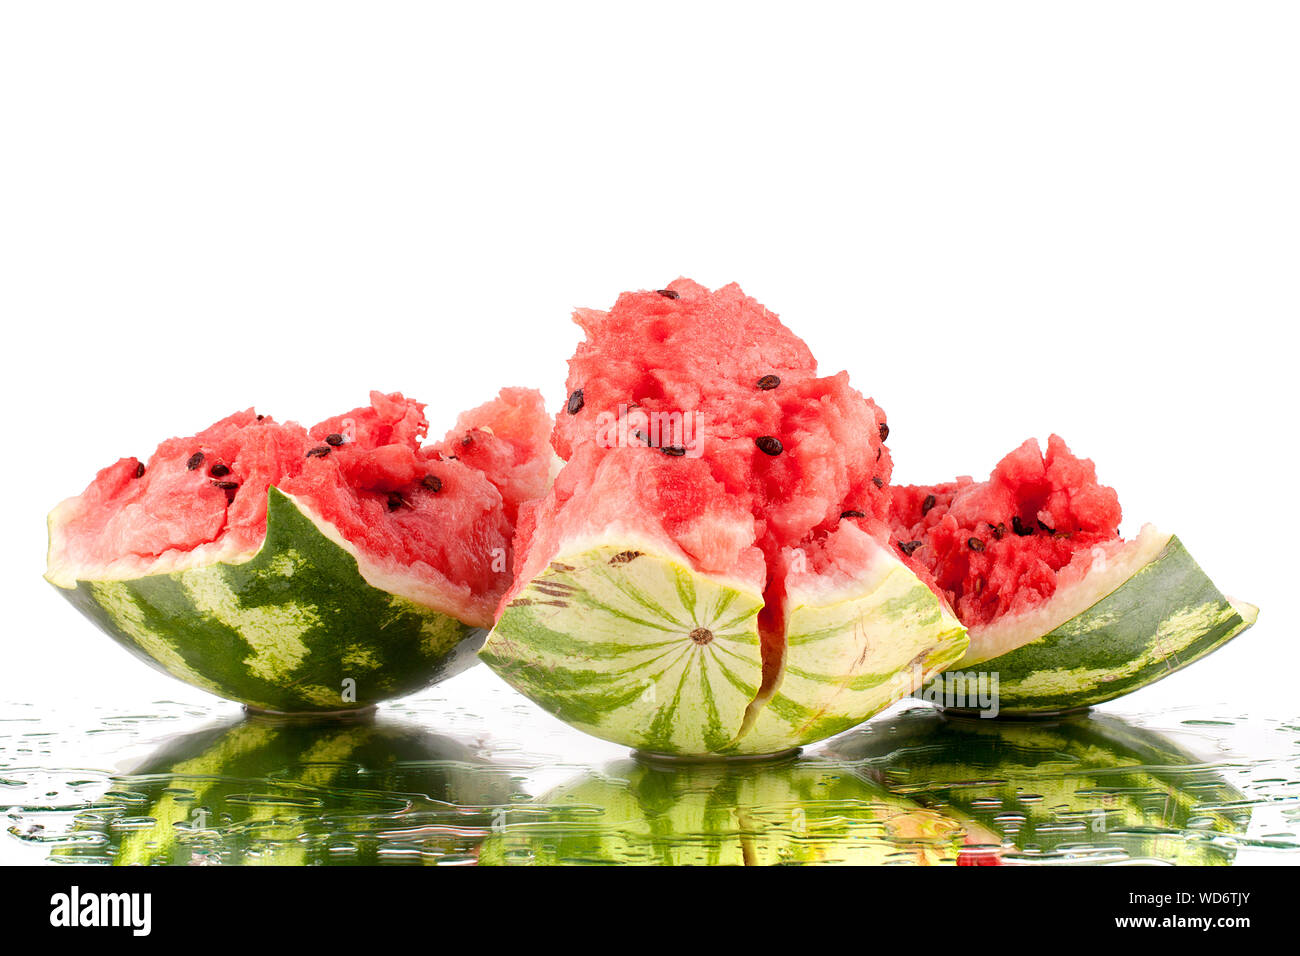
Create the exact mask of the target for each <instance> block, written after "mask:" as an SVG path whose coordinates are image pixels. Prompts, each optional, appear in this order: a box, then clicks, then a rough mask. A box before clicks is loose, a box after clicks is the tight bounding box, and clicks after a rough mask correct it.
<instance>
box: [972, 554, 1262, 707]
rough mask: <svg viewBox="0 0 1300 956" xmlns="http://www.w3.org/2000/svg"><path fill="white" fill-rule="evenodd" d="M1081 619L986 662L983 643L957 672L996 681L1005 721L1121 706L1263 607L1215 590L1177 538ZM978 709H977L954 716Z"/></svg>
mask: <svg viewBox="0 0 1300 956" xmlns="http://www.w3.org/2000/svg"><path fill="white" fill-rule="evenodd" d="M1164 541H1165V543H1164V545H1163V547H1160V548H1159V549H1158V551H1157V553H1156V554H1155V555H1154V557H1153V558H1151V560H1149V561H1147V562H1146V563H1145V564H1143V565H1142V566H1141V567H1139V568H1138V569H1137V570H1136V571H1135V572H1134V573H1133V574H1132V575H1130V576H1129V577H1128V578H1127V579H1125V580H1124V581H1123V582H1122V583H1121V584H1120V585H1119V586H1118V587H1116V588H1115V589H1114V590H1112V591H1111V592H1110V593H1108V594H1106V595H1105V596H1104V597H1102V598H1101V599H1100V600H1098V601H1096V603H1094V604H1092V605H1091V606H1090V607H1088V608H1087V609H1086V610H1084V611H1082V612H1081V613H1078V614H1075V615H1073V616H1072V617H1070V618H1068V619H1067V620H1065V621H1063V622H1061V623H1059V624H1057V625H1055V626H1054V627H1052V628H1051V629H1050V630H1048V631H1046V632H1045V633H1039V634H1031V635H1029V636H1028V638H1027V639H1024V640H1023V641H1022V642H1020V643H1019V646H1017V647H1015V648H1014V649H1013V650H1010V651H1008V652H1006V653H1003V654H999V655H997V656H993V657H984V658H983V659H981V653H980V650H979V648H980V647H981V646H984V645H982V643H981V636H980V634H979V633H978V631H977V630H973V631H972V635H971V638H972V641H971V647H972V649H971V651H968V652H967V655H966V657H965V658H963V659H962V660H961V661H959V662H958V663H957V664H956V665H955V666H954V667H953V668H952V669H953V671H956V672H961V673H963V674H964V675H965V676H966V677H967V679H969V678H970V677H971V676H972V675H973V674H976V673H978V674H983V675H989V676H990V677H991V676H992V675H996V676H997V716H1009V717H1024V716H1038V715H1043V716H1050V715H1054V714H1060V713H1067V712H1069V711H1073V710H1079V709H1081V708H1085V707H1091V706H1092V705H1094V704H1100V703H1103V702H1105V701H1108V700H1114V699H1115V698H1117V697H1121V696H1123V695H1125V694H1129V693H1132V692H1133V691H1135V690H1138V689H1139V688H1141V687H1146V686H1147V685H1149V684H1153V683H1155V682H1156V681H1159V680H1162V679H1164V678H1165V677H1168V676H1169V675H1170V674H1173V673H1175V672H1177V671H1179V670H1181V669H1182V668H1184V667H1186V666H1187V665H1189V664H1191V663H1193V662H1195V661H1197V660H1200V659H1201V658H1202V657H1205V656H1206V655H1207V654H1210V653H1212V652H1214V651H1216V650H1218V649H1219V648H1220V647H1222V646H1223V645H1224V644H1226V643H1227V642H1228V641H1230V640H1232V639H1233V638H1234V637H1236V636H1237V635H1238V634H1240V633H1241V632H1242V631H1244V630H1246V629H1247V628H1248V627H1250V626H1251V625H1252V624H1254V623H1255V620H1256V618H1257V617H1258V615H1259V609H1258V608H1256V607H1254V606H1253V605H1250V604H1246V603H1244V602H1234V601H1232V600H1231V599H1229V598H1227V597H1226V596H1224V594H1223V593H1222V592H1221V591H1220V590H1219V589H1218V588H1217V587H1215V585H1214V582H1213V581H1211V580H1210V578H1209V577H1208V576H1207V575H1206V573H1205V572H1204V571H1203V570H1201V567H1200V566H1199V565H1198V564H1197V563H1196V561H1195V560H1193V558H1192V556H1191V554H1190V553H1189V552H1188V551H1187V549H1186V547H1184V546H1183V544H1182V542H1181V541H1179V540H1178V538H1177V537H1176V536H1173V535H1170V536H1168V538H1167V539H1164ZM950 709H953V710H957V711H969V710H972V709H973V708H962V707H956V708H950Z"/></svg>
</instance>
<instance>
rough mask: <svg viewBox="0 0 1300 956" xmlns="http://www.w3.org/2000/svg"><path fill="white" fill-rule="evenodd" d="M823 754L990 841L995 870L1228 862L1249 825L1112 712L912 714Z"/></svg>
mask: <svg viewBox="0 0 1300 956" xmlns="http://www.w3.org/2000/svg"><path fill="white" fill-rule="evenodd" d="M831 749H832V751H833V752H834V753H835V754H836V755H837V756H839V757H841V758H843V759H847V760H851V761H856V762H857V766H858V767H859V769H860V771H861V772H863V773H864V774H866V775H868V776H869V777H871V778H872V779H874V780H876V781H877V782H879V783H880V784H882V785H884V786H885V787H887V788H888V790H889V792H890V793H892V794H895V795H897V796H900V797H906V798H908V799H911V800H915V801H917V802H918V803H920V804H922V805H924V806H927V807H929V808H931V809H933V810H936V811H938V812H942V813H947V814H950V815H952V816H954V817H955V818H960V819H964V820H967V821H969V822H970V823H971V824H972V825H976V826H981V827H985V828H987V829H988V830H991V831H994V832H995V833H997V834H998V837H997V839H998V840H1000V842H1001V843H1002V849H1001V851H1000V852H999V856H1000V858H1001V860H1002V862H1004V863H1120V862H1135V861H1153V862H1157V861H1158V862H1165V863H1178V864H1195V865H1214V864H1229V863H1231V862H1232V860H1233V857H1234V855H1235V853H1236V849H1235V842H1234V840H1233V837H1234V836H1236V835H1242V834H1244V833H1245V831H1246V827H1247V824H1248V822H1249V818H1250V811H1249V809H1248V808H1247V807H1244V806H1241V805H1240V804H1241V802H1242V801H1244V797H1243V795H1242V794H1241V793H1240V792H1239V791H1238V790H1236V789H1235V788H1234V787H1233V786H1231V785H1230V784H1229V783H1228V782H1227V781H1226V780H1225V779H1224V777H1223V776H1222V775H1221V774H1219V773H1218V772H1217V771H1215V770H1214V769H1213V768H1212V767H1210V766H1207V765H1206V764H1205V763H1204V762H1202V761H1201V760H1200V759H1199V758H1198V757H1197V756H1196V755H1194V754H1192V753H1190V752H1189V751H1187V750H1186V749H1184V748H1183V747H1181V746H1180V745H1179V744H1177V743H1175V742H1174V741H1172V740H1171V739H1169V738H1168V737H1166V736H1164V735H1161V734H1158V733H1155V732H1153V731H1151V730H1148V729H1146V728H1143V727H1140V726H1137V725H1136V724H1133V723H1130V722H1128V721H1125V720H1123V719H1121V718H1119V717H1115V716H1112V715H1109V714H1100V713H1083V714H1078V715H1075V716H1072V717H1063V718H1060V719H1056V720H1033V721H1001V720H982V719H979V718H972V717H953V716H945V715H943V714H941V713H939V712H936V711H933V710H931V709H929V708H916V709H912V710H908V711H906V712H904V713H902V714H900V715H899V716H896V717H893V718H891V719H888V720H881V721H877V722H874V723H872V724H870V725H868V726H866V727H863V728H861V729H859V730H856V731H854V732H852V733H850V734H847V735H845V736H843V737H840V738H838V739H837V740H835V741H833V742H832V745H831Z"/></svg>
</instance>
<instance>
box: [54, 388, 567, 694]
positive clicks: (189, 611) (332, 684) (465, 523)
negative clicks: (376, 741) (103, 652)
mask: <svg viewBox="0 0 1300 956" xmlns="http://www.w3.org/2000/svg"><path fill="white" fill-rule="evenodd" d="M426 430H427V422H426V419H425V416H424V406H423V405H421V404H420V403H418V402H415V401H411V400H409V399H406V398H404V397H403V396H401V395H400V394H393V395H384V394H381V393H378V392H375V393H372V395H371V403H370V405H369V406H368V407H363V408H357V409H354V410H352V411H350V412H348V413H346V414H344V415H340V416H337V417H336V418H331V419H328V420H326V421H324V422H322V423H320V424H319V425H316V426H314V427H313V428H310V429H306V428H303V427H301V426H299V425H297V424H295V423H293V422H288V423H284V424H280V423H277V422H275V421H273V420H272V419H270V418H269V417H266V416H264V415H258V414H256V413H255V412H254V411H253V410H251V409H249V410H248V411H243V412H238V413H236V414H234V415H231V416H230V417H228V418H226V419H223V420H222V421H220V422H217V423H216V424H215V425H213V426H211V427H210V428H208V429H205V430H204V431H202V432H199V433H198V434H197V435H194V436H191V437H188V438H173V439H169V440H168V441H165V442H163V443H162V444H161V445H160V446H159V447H158V450H157V451H156V452H154V454H153V455H152V456H151V457H150V459H149V461H148V462H147V463H145V462H141V461H139V460H138V459H136V458H124V459H122V460H120V461H118V462H117V463H116V464H113V465H110V466H109V467H107V468H105V469H104V470H102V471H101V472H100V473H99V474H98V475H97V476H96V478H95V480H94V481H93V482H92V483H91V484H90V486H89V487H88V488H87V489H86V490H85V491H84V492H83V493H82V494H81V495H79V496H78V497H76V498H71V499H69V500H67V501H65V502H63V503H62V504H60V505H59V506H58V507H57V508H55V509H54V511H53V512H52V513H51V515H50V519H49V529H50V550H49V556H48V567H47V571H46V575H45V576H46V578H47V579H48V580H49V581H50V582H51V583H52V584H54V585H55V586H56V587H57V588H59V590H60V591H61V592H62V593H63V594H64V596H65V597H67V598H68V600H69V601H71V602H72V603H73V605H75V606H76V607H77V608H78V609H80V610H81V611H82V612H83V613H84V614H85V615H86V616H87V617H89V618H90V619H91V620H93V621H94V622H95V623H96V624H98V625H99V626H100V627H101V628H102V629H103V630H105V631H106V632H107V633H108V634H109V635H110V636H112V637H113V638H114V639H116V640H117V641H119V642H120V643H121V644H123V645H124V646H125V647H126V648H127V649H128V650H130V651H131V652H132V653H134V654H136V655H137V656H138V657H140V658H142V659H143V660H145V661H147V662H148V663H150V664H152V665H153V666H155V667H157V668H159V669H161V670H163V671H165V672H166V673H169V674H171V675H172V676H174V677H177V678H180V679H181V680H184V681H186V682H188V683H190V684H193V685H194V686H196V687H201V688H203V689H204V690H207V691H210V692H212V693H214V694H217V695H219V696H221V697H226V698H229V699H231V700H237V701H241V702H243V703H245V704H247V705H248V706H250V707H253V708H256V709H259V710H266V711H273V712H304V711H338V710H351V709H356V708H361V707H366V706H369V705H372V704H374V703H376V702H378V701H380V700H386V699H389V698H392V697H398V696H401V695H403V694H409V693H412V692H413V691H416V690H419V689H421V688H423V687H426V686H428V685H430V684H432V683H434V682H436V681H439V680H442V679H444V678H446V677H448V676H450V675H452V674H454V673H457V672H459V671H460V670H462V669H464V668H465V667H468V666H469V665H470V664H472V663H473V662H474V660H475V658H474V651H475V649H476V648H477V646H478V644H479V643H481V638H482V635H483V633H484V629H485V628H486V627H488V626H490V625H491V623H492V616H493V610H494V608H495V606H496V604H497V601H498V600H499V599H500V596H501V594H502V593H503V592H504V591H505V589H506V587H507V585H508V584H509V582H510V568H509V561H510V548H511V535H512V531H513V522H514V517H515V515H516V513H517V511H518V508H519V504H520V502H521V501H522V500H524V499H526V498H530V497H536V496H537V495H540V494H542V493H544V491H545V490H546V487H547V485H548V483H549V476H550V470H551V464H550V463H551V460H552V458H553V456H552V454H551V452H550V449H549V447H548V445H547V435H548V432H549V419H548V416H547V415H546V412H545V406H544V403H543V401H542V398H541V396H540V394H539V393H537V392H534V391H530V390H526V389H506V390H505V391H503V392H502V393H501V395H500V397H499V398H497V399H496V400H495V401H494V402H491V403H489V404H488V405H486V406H483V407H482V408H480V409H476V410H475V411H473V412H469V413H467V414H466V415H464V416H462V417H461V419H460V421H458V422H457V425H456V428H454V429H453V430H452V432H451V433H449V434H448V436H447V437H446V438H445V439H444V440H443V441H442V442H439V443H436V444H431V445H422V444H421V440H422V438H423V437H424V435H425V432H426Z"/></svg>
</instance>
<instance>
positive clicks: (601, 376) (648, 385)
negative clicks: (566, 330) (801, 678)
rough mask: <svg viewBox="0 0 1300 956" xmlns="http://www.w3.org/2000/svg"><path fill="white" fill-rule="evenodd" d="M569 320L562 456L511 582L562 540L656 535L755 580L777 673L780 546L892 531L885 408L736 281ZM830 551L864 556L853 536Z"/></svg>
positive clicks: (811, 546)
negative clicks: (820, 363)
mask: <svg viewBox="0 0 1300 956" xmlns="http://www.w3.org/2000/svg"><path fill="white" fill-rule="evenodd" d="M574 320H575V321H576V322H577V323H578V325H580V326H581V327H582V329H583V330H584V331H585V333H586V341H584V342H583V343H582V344H581V345H579V346H578V349H577V352H576V354H575V355H574V357H573V358H572V359H571V360H570V363H569V378H568V384H567V389H568V393H569V399H568V401H567V403H566V407H565V408H564V409H562V410H561V411H560V413H559V414H558V415H557V417H556V427H555V433H554V437H553V443H554V445H555V449H556V451H557V452H558V453H559V454H560V456H561V457H562V458H564V459H565V460H566V464H565V466H564V468H563V470H562V471H561V472H560V474H559V476H558V477H557V479H556V482H555V486H554V488H553V489H552V490H551V492H550V493H549V495H548V496H547V497H546V498H545V499H544V500H542V501H540V502H536V503H534V504H533V505H531V506H529V507H528V508H526V509H525V514H524V515H522V516H521V518H520V521H519V531H518V536H517V538H516V555H517V557H516V561H517V568H516V579H517V580H518V581H519V582H521V583H520V586H522V583H523V582H526V581H528V580H529V579H531V578H532V577H533V576H535V575H536V574H537V573H538V572H540V571H541V570H542V569H543V568H544V567H545V565H546V564H547V562H548V561H549V560H550V557H551V556H552V555H554V554H556V553H557V551H558V549H559V546H560V544H561V543H562V542H563V541H565V540H566V539H571V538H575V537H582V536H584V535H587V534H598V533H601V532H602V531H605V532H608V531H609V530H610V529H619V528H623V529H627V530H629V531H631V532H634V533H635V534H636V535H638V536H640V537H642V538H645V537H649V538H651V539H658V540H660V541H662V542H663V543H664V544H665V546H666V547H669V548H671V549H673V550H680V551H681V552H682V553H684V555H685V557H686V558H687V559H688V560H689V561H690V562H691V563H692V564H693V566H694V567H695V568H696V569H697V570H699V571H701V572H704V573H708V574H712V575H718V576H721V577H727V578H732V579H735V580H738V581H741V582H744V583H747V584H749V585H750V586H752V587H755V588H758V589H761V590H762V591H763V592H764V595H765V609H764V612H763V615H762V617H761V618H760V629H761V631H762V632H763V636H764V648H763V650H764V657H763V660H764V675H765V679H766V681H770V680H772V679H773V678H774V677H775V675H776V673H777V671H778V670H779V666H780V662H781V658H782V654H783V648H784V608H783V598H784V593H785V581H786V578H787V576H788V574H789V573H790V568H789V560H788V554H787V553H786V552H787V550H788V549H798V550H799V551H800V553H808V554H811V553H817V552H826V551H828V550H829V551H831V552H835V551H836V549H837V547H838V545H837V542H838V540H839V538H838V536H836V534H835V531H836V529H837V528H838V527H839V526H840V524H841V522H855V523H857V524H858V525H859V527H860V528H861V529H863V530H866V531H868V532H869V533H871V534H874V535H875V536H876V537H877V538H878V539H879V540H881V541H884V540H887V538H888V527H887V519H888V514H889V495H888V481H889V477H890V473H891V470H892V462H891V459H890V456H889V451H888V449H886V448H885V445H884V440H885V438H886V436H887V435H888V429H887V427H886V426H885V415H884V413H883V412H882V411H881V410H880V409H879V408H878V407H877V406H876V405H875V403H874V402H872V401H871V400H870V399H867V398H864V397H863V396H862V395H861V394H860V393H858V392H857V391H856V390H854V389H853V388H852V387H851V386H850V385H849V380H848V376H847V374H846V373H843V372H841V373H839V374H838V375H833V376H830V377H819V376H818V375H817V363H816V361H815V360H814V359H813V357H812V354H811V352H810V351H809V350H808V347H807V346H806V345H805V344H804V343H803V341H802V340H800V339H799V338H798V337H797V336H795V335H794V334H793V333H792V332H791V331H790V330H789V329H787V328H786V327H785V326H784V325H783V324H782V323H781V322H780V320H779V319H778V318H777V316H776V315H775V314H773V313H772V312H770V311H768V310H767V309H765V308H764V307H763V306H762V305H760V304H759V303H758V302H756V301H755V300H754V299H752V298H749V297H748V296H746V295H745V294H744V293H743V292H742V291H741V290H740V288H739V287H738V286H736V285H734V284H733V285H729V286H725V287H723V288H721V289H718V290H716V291H710V290H709V289H707V288H705V287H703V286H701V285H699V284H697V283H695V282H692V281H690V280H688V279H678V280H677V281H675V282H673V283H671V284H670V285H669V286H668V287H667V288H666V289H663V290H659V291H650V292H630V293H625V294H623V295H621V296H620V297H619V298H618V300H617V302H616V303H615V304H614V307H613V308H612V309H611V310H610V311H608V312H602V311H597V310H592V309H583V310H579V311H578V312H577V313H576V314H575V316H574ZM846 513H847V515H846ZM840 557H841V558H842V560H843V562H845V563H847V564H849V565H852V564H853V563H854V562H855V561H857V560H859V555H858V554H857V552H856V551H855V550H854V549H853V548H847V549H844V550H843V553H842V554H841V555H840ZM511 597H513V595H507V598H506V601H507V602H508V600H509V599H510V598H511ZM503 606H504V602H503ZM766 681H765V682H766Z"/></svg>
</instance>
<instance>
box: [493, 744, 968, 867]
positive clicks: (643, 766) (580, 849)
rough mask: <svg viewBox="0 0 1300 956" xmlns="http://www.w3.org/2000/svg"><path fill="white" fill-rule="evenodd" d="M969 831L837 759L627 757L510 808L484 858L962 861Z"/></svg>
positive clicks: (678, 862)
mask: <svg viewBox="0 0 1300 956" xmlns="http://www.w3.org/2000/svg"><path fill="white" fill-rule="evenodd" d="M965 836H966V834H965V832H964V830H963V828H962V827H961V826H960V825H959V824H958V823H957V822H955V821H954V820H952V819H950V818H949V817H948V816H946V815H944V814H941V813H938V812H936V811H934V810H930V809H924V808H921V807H919V806H917V805H916V804H914V803H912V802H911V801H908V800H906V799H905V798H901V797H897V796H893V795H891V794H889V793H888V792H887V791H886V790H885V789H884V788H883V787H881V786H879V785H878V784H875V783H873V782H872V781H870V780H868V779H866V778H865V777H863V776H861V775H859V774H856V773H854V771H853V768H851V767H848V766H845V765H844V764H842V763H839V762H836V761H829V760H798V761H787V762H784V763H778V764H761V765H754V764H735V763H731V764H723V763H719V762H715V763H712V764H698V763H696V764H684V765H675V766H665V765H660V764H654V763H648V762H642V761H627V762H623V763H618V764H614V765H612V766H610V767H607V768H605V769H604V770H603V771H602V772H599V773H591V774H589V775H587V776H585V777H582V778H580V779H579V780H577V781H575V782H573V783H571V784H568V785H564V786H561V787H559V788H558V789H556V790H554V791H552V792H550V793H548V794H547V795H546V796H544V797H542V798H541V799H540V800H539V801H538V804H537V805H521V806H518V807H512V808H511V809H510V812H509V813H508V814H507V816H506V818H505V825H504V826H503V827H501V828H499V830H498V832H496V833H494V834H493V835H492V836H490V837H489V838H488V839H487V840H486V841H485V842H484V844H483V847H482V849H481V850H480V852H479V863H480V864H482V865H497V866H511V865H513V866H565V865H581V866H588V865H593V864H596V865H600V864H630V865H637V866H647V865H650V866H773V865H800V864H803V865H807V864H853V865H864V864H895V865H938V864H952V863H955V862H956V860H957V856H958V854H959V853H960V851H961V846H962V843H963V840H964V838H965Z"/></svg>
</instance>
